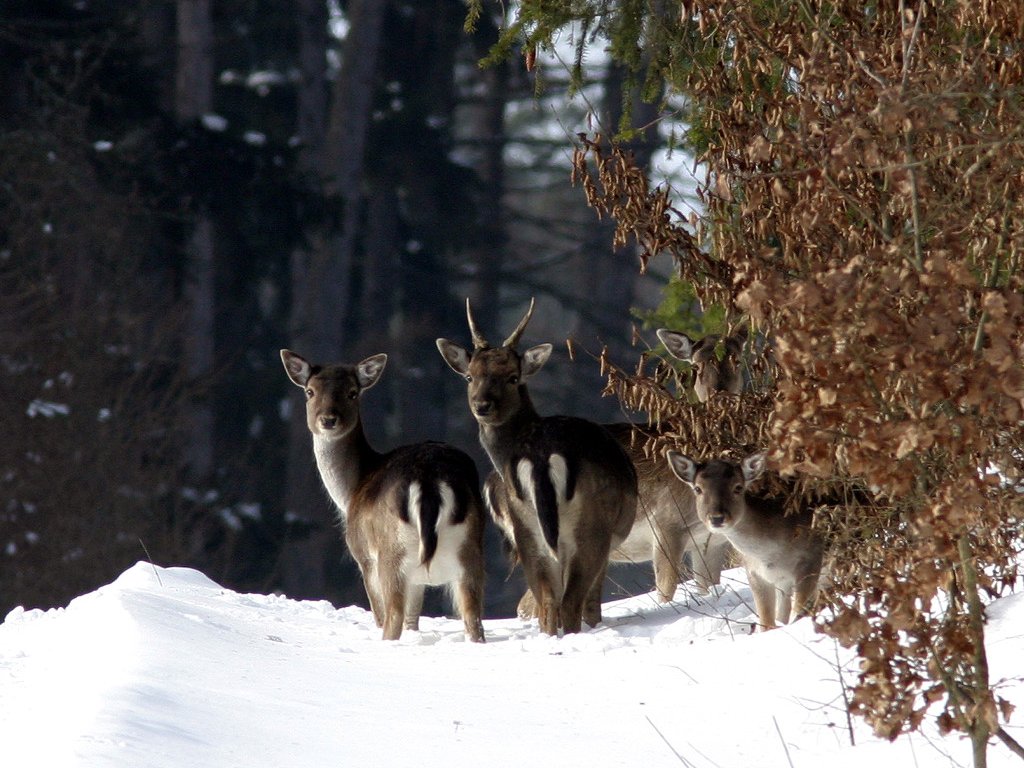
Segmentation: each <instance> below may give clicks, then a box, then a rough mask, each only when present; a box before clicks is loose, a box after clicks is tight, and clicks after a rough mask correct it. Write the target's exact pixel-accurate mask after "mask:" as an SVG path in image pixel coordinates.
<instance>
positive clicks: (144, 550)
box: [139, 539, 164, 587]
mask: <svg viewBox="0 0 1024 768" xmlns="http://www.w3.org/2000/svg"><path fill="white" fill-rule="evenodd" d="M139 546H141V547H142V551H143V552H145V553H146V560H147V561H149V567H150V568H152V569H153V575H154V576H156V583H157V584H159V585H160V586H161V587H162V586H163V585H164V583H163V581H161V580H160V572H159V571H158V570H157V569H156V566H155V565H154V564H153V558H152V557H151V556H150V554H149V550H148V549H146V543H145V542H144V541H143V540H142V539H139Z"/></svg>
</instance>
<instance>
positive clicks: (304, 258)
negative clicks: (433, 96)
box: [281, 0, 388, 597]
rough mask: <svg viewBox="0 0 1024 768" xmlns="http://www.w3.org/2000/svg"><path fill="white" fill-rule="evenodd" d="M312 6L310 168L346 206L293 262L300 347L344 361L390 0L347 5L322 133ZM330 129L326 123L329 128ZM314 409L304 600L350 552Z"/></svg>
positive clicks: (305, 2)
mask: <svg viewBox="0 0 1024 768" xmlns="http://www.w3.org/2000/svg"><path fill="white" fill-rule="evenodd" d="M314 6H315V4H314V3H313V2H312V0H299V7H298V10H299V14H300V17H301V21H300V35H301V39H300V45H301V47H302V52H301V54H300V58H301V61H302V62H303V83H302V90H303V91H304V92H305V91H307V90H308V92H305V93H303V95H302V96H300V99H299V107H300V114H299V115H298V128H299V130H300V131H301V132H302V133H300V136H301V137H302V139H303V141H304V142H305V144H306V148H305V150H304V151H305V152H306V154H307V157H308V160H307V162H308V164H309V165H308V166H307V167H308V168H309V169H310V170H312V171H318V174H317V175H318V176H319V184H320V186H321V190H322V192H323V194H324V196H325V197H326V198H327V199H328V201H329V202H334V203H336V204H337V207H338V211H337V213H338V216H337V219H336V222H340V223H334V219H333V217H332V216H330V215H329V216H328V217H327V221H326V222H325V223H324V224H323V225H322V226H320V227H319V228H318V229H317V230H316V231H313V232H310V233H309V235H308V238H307V239H308V242H309V243H310V245H311V248H310V250H309V251H296V252H295V253H294V254H293V256H292V270H291V272H292V317H291V323H290V335H291V345H292V347H293V348H294V349H295V350H296V351H298V352H300V353H301V354H303V355H304V356H307V357H309V358H310V359H312V360H314V361H316V362H332V361H338V360H342V359H343V358H344V357H345V356H346V354H347V353H348V351H349V350H350V348H351V347H350V346H349V345H348V344H347V343H346V341H347V339H346V333H345V329H346V323H347V320H348V315H349V303H350V298H351V289H352V281H351V278H352V267H353V262H354V250H355V243H356V233H357V232H358V230H359V223H360V221H361V216H362V202H363V200H362V176H363V162H364V154H365V148H366V140H367V133H368V130H369V121H370V112H371V105H372V100H373V93H374V88H373V86H374V73H375V72H376V69H377V59H378V52H379V50H380V45H381V30H382V28H383V22H384V15H385V12H386V10H387V6H388V3H387V2H383V1H382V0H354V1H353V2H350V3H349V4H348V6H347V11H348V19H349V23H350V26H349V33H348V37H347V38H346V39H345V44H344V58H343V65H342V68H341V71H340V72H339V74H338V78H337V80H336V81H335V82H334V84H333V87H332V89H331V104H330V109H329V117H328V121H329V122H328V124H327V126H326V130H324V131H319V130H317V121H318V120H322V119H323V117H322V114H323V107H322V103H321V101H320V100H319V97H318V95H317V92H318V91H319V90H320V89H321V85H320V83H321V82H322V81H321V80H320V77H321V75H320V74H319V73H320V72H321V70H320V69H319V65H318V64H317V62H318V61H323V60H324V59H325V57H326V49H325V48H324V47H323V46H324V45H325V44H326V36H325V35H322V34H321V28H322V27H323V26H325V25H326V18H324V17H323V16H322V15H321V14H320V9H318V8H316V7H314ZM321 125H322V123H321ZM310 440H311V438H310V435H309V432H308V430H307V429H306V424H305V412H304V409H303V408H302V407H300V405H299V403H297V402H296V403H294V407H293V409H292V414H291V423H290V425H289V448H288V470H287V484H288V487H287V490H286V499H285V508H286V510H287V514H288V516H289V519H290V520H291V521H293V525H292V526H291V530H293V531H294V533H295V535H292V536H289V538H288V539H287V540H286V542H285V544H284V546H283V552H282V557H281V578H282V585H283V587H284V589H285V591H286V592H287V593H288V594H289V595H293V596H296V597H324V596H327V595H328V591H329V590H328V578H327V573H328V567H329V565H330V564H331V563H332V562H334V561H336V559H338V557H339V556H340V545H339V544H338V533H337V530H336V528H335V526H334V519H333V518H334V516H333V512H332V511H331V508H330V503H329V501H328V500H327V498H326V496H325V494H324V493H323V490H322V488H321V487H320V480H319V478H318V477H317V476H316V471H315V468H314V466H313V458H312V448H311V443H310Z"/></svg>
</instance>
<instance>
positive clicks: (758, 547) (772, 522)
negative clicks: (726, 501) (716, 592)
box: [723, 498, 792, 556]
mask: <svg viewBox="0 0 1024 768" xmlns="http://www.w3.org/2000/svg"><path fill="white" fill-rule="evenodd" d="M744 506H745V508H744V510H743V514H742V515H741V516H740V517H739V520H737V521H735V522H734V523H733V524H732V526H731V527H730V528H729V530H728V531H727V532H724V531H723V533H725V534H726V538H728V539H729V541H731V542H732V544H733V546H735V547H736V549H738V550H739V551H740V552H743V553H745V554H749V555H754V556H759V555H763V554H766V552H767V551H772V550H774V548H775V546H776V544H777V542H778V539H779V537H780V534H782V533H783V531H784V530H787V529H789V528H790V525H789V524H788V521H789V520H792V518H783V517H782V511H781V510H778V513H779V514H778V515H777V516H776V515H772V514H770V513H769V512H767V511H765V510H763V509H761V508H760V507H759V506H758V505H757V504H756V503H752V502H751V500H750V499H749V498H748V499H746V500H745V501H744Z"/></svg>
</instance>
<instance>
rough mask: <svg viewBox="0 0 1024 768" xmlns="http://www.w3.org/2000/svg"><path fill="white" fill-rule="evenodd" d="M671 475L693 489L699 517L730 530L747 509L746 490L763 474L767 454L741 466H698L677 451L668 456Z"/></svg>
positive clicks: (716, 463)
mask: <svg viewBox="0 0 1024 768" xmlns="http://www.w3.org/2000/svg"><path fill="white" fill-rule="evenodd" d="M667 457H668V464H669V467H671V468H672V472H673V473H674V474H675V476H676V477H678V478H679V479H680V480H682V481H683V482H684V483H686V484H687V485H688V486H690V488H691V489H692V490H693V495H694V496H695V497H696V500H697V515H698V517H700V519H701V522H703V523H704V524H705V525H706V526H707V527H708V528H712V529H714V528H723V529H727V528H730V527H732V526H734V525H736V524H738V523H740V522H741V520H742V518H743V515H744V513H745V512H746V509H747V501H746V493H747V488H748V487H749V486H750V484H751V483H753V482H754V480H756V479H757V478H758V477H760V476H761V474H762V473H763V472H764V468H765V454H764V453H763V452H762V453H755V454H753V455H751V456H748V457H747V458H745V459H744V460H743V461H742V462H740V464H738V465H737V464H733V463H732V462H728V461H721V460H715V461H709V462H708V463H707V464H698V463H697V462H695V461H694V460H693V459H691V458H690V457H689V456H684V455H683V454H681V453H678V452H677V451H669V452H668V454H667Z"/></svg>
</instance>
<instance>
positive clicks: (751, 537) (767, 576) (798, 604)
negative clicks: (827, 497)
mask: <svg viewBox="0 0 1024 768" xmlns="http://www.w3.org/2000/svg"><path fill="white" fill-rule="evenodd" d="M667 457H668V463H669V466H670V467H671V468H672V471H673V472H674V473H675V475H676V477H678V478H679V479H680V480H682V481H683V482H684V483H686V484H687V485H688V486H690V488H692V489H693V492H694V494H695V496H696V499H697V514H698V515H699V516H700V519H701V521H702V522H703V523H704V524H705V525H706V526H707V527H708V528H709V529H710V530H714V531H718V532H721V533H722V535H724V536H725V537H726V538H728V539H729V541H730V542H731V543H732V545H733V546H734V547H735V548H736V550H737V551H738V552H739V553H740V556H741V558H742V559H743V564H744V566H745V567H746V570H747V577H748V579H749V581H750V589H751V591H752V592H753V594H754V606H755V608H756V610H757V615H758V617H759V618H760V622H761V627H762V628H763V629H772V628H773V627H775V625H776V620H778V622H779V623H782V624H785V623H787V622H788V621H789V617H790V614H791V613H793V614H795V615H796V617H800V616H802V615H804V614H806V613H809V612H810V610H811V609H812V607H813V604H814V599H815V597H816V596H817V594H818V582H819V579H820V577H821V570H822V558H823V556H824V551H825V545H824V541H823V539H822V538H821V536H820V535H819V534H818V533H817V532H816V531H814V530H813V529H812V528H811V522H812V519H811V518H812V513H811V512H810V511H809V510H803V511H801V512H798V513H796V514H791V515H785V514H784V513H783V508H782V504H781V502H779V501H778V500H773V499H761V498H757V497H755V496H752V495H750V494H749V493H748V492H747V489H748V488H749V486H750V484H751V483H752V482H753V481H754V480H755V479H757V477H759V476H760V475H761V473H762V472H763V471H764V468H765V455H764V454H763V453H755V454H753V455H752V456H748V457H747V458H745V459H744V460H743V461H742V462H741V463H740V464H734V463H732V462H729V461H722V460H717V459H716V460H714V461H709V462H707V463H704V464H701V463H697V462H695V461H693V460H692V459H690V458H689V457H687V456H684V455H683V454H681V453H677V452H676V451H669V452H668V455H667Z"/></svg>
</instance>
